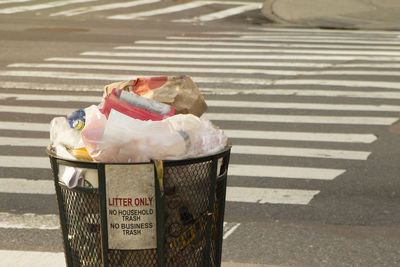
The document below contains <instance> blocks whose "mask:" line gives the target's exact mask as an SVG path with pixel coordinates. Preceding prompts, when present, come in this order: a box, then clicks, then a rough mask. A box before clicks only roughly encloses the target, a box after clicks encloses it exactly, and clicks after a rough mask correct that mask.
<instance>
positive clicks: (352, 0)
mask: <svg viewBox="0 0 400 267" xmlns="http://www.w3.org/2000/svg"><path fill="white" fill-rule="evenodd" d="M262 13H263V15H264V16H266V17H267V18H268V19H269V20H272V21H273V22H276V23H279V24H280V25H287V26H303V27H319V28H339V29H368V30H400V0H265V1H264V5H263V8H262Z"/></svg>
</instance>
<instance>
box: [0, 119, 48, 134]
mask: <svg viewBox="0 0 400 267" xmlns="http://www.w3.org/2000/svg"><path fill="white" fill-rule="evenodd" d="M0 130H10V131H31V132H49V130H50V124H49V123H35V122H13V121H0Z"/></svg>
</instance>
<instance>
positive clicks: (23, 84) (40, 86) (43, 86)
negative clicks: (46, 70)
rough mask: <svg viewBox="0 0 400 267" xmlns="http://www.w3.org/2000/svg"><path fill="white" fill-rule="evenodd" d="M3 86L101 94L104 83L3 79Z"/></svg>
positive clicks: (0, 85)
mask: <svg viewBox="0 0 400 267" xmlns="http://www.w3.org/2000/svg"><path fill="white" fill-rule="evenodd" d="M0 87H1V88H11V89H29V90H47V91H51V90H55V91H70V92H74V91H78V92H81V91H82V92H86V91H98V92H100V95H101V94H102V92H103V87H104V84H100V83H99V85H98V86H96V85H79V84H75V85H74V86H71V85H69V84H68V85H67V84H63V83H36V82H14V81H1V82H0Z"/></svg>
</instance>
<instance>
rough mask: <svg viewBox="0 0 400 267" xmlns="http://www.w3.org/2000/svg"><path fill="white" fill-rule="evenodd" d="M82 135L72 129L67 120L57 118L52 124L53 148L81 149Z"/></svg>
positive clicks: (51, 138) (51, 139)
mask: <svg viewBox="0 0 400 267" xmlns="http://www.w3.org/2000/svg"><path fill="white" fill-rule="evenodd" d="M80 139H81V135H80V132H79V131H78V130H75V129H72V128H71V127H70V125H69V122H68V120H67V118H65V117H56V118H54V119H52V120H51V122H50V141H51V144H52V146H53V147H57V146H60V145H61V146H64V147H67V148H77V147H79V143H80Z"/></svg>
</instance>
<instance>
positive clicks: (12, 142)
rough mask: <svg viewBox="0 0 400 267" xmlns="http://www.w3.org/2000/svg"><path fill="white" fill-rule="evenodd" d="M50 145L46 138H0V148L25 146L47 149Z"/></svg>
mask: <svg viewBox="0 0 400 267" xmlns="http://www.w3.org/2000/svg"><path fill="white" fill-rule="evenodd" d="M49 144H50V140H49V139H48V138H22V137H4V136H0V146H27V147H47V146H48V145H49Z"/></svg>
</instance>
